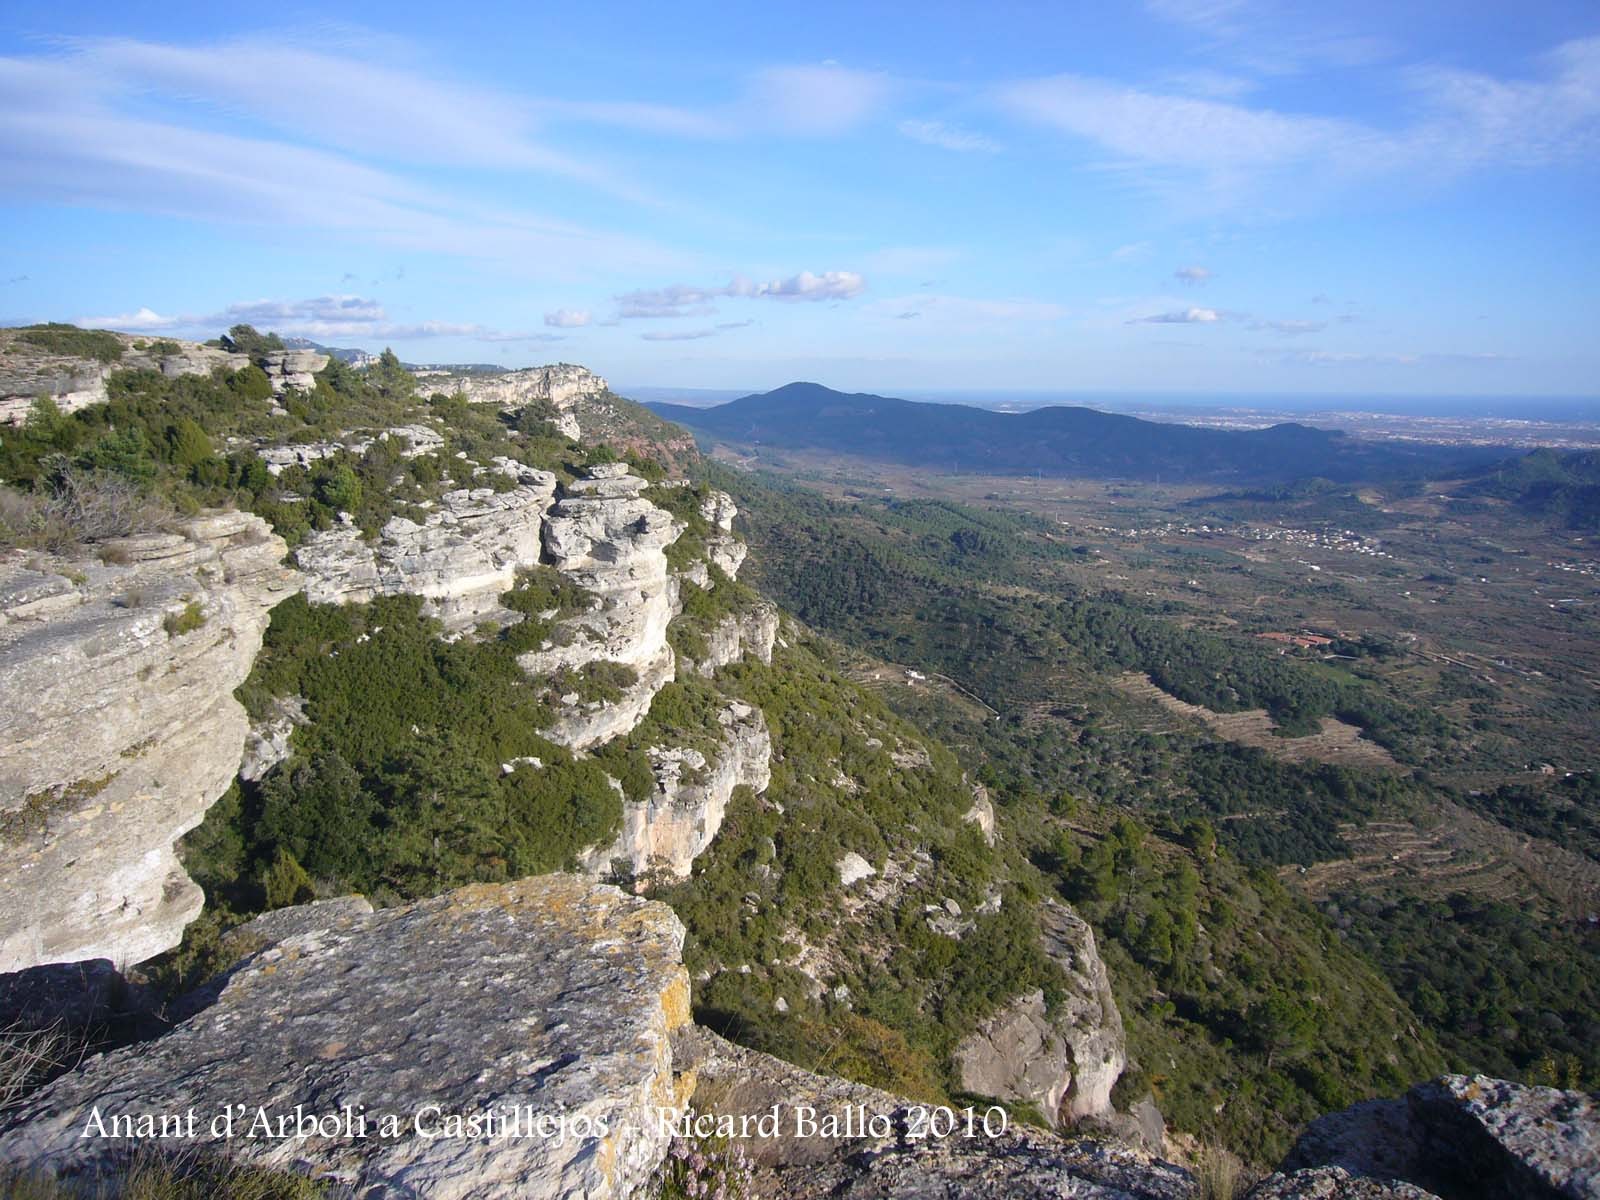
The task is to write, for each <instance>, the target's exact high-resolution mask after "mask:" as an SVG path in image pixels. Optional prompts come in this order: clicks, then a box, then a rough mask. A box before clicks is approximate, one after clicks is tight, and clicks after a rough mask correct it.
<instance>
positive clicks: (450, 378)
mask: <svg viewBox="0 0 1600 1200" xmlns="http://www.w3.org/2000/svg"><path fill="white" fill-rule="evenodd" d="M416 374H417V382H418V386H419V388H420V389H421V390H422V391H425V392H443V393H445V394H446V395H457V394H459V395H462V396H465V397H466V398H467V399H468V400H469V401H471V402H472V403H474V404H493V405H495V406H496V407H498V408H501V409H503V410H505V411H508V412H509V411H513V410H515V409H519V408H526V407H527V406H528V405H530V404H538V403H545V404H549V405H550V406H551V408H552V409H553V410H554V423H555V426H556V428H557V429H558V430H560V432H561V433H562V434H563V435H564V436H565V437H569V438H572V439H573V440H574V441H576V440H577V438H578V437H579V435H580V433H581V430H580V429H579V428H578V418H577V414H576V412H575V411H574V410H575V408H576V406H577V404H578V402H579V401H580V400H583V399H584V398H586V397H589V396H598V395H602V394H604V393H605V391H606V381H605V380H604V379H602V378H600V376H598V375H596V374H595V373H594V372H592V371H590V370H589V369H588V368H586V367H579V366H575V365H573V364H572V363H555V364H553V365H552V366H547V367H529V368H528V369H526V370H522V371H445V370H422V371H418V372H417V373H416Z"/></svg>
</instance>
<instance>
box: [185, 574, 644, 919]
mask: <svg viewBox="0 0 1600 1200" xmlns="http://www.w3.org/2000/svg"><path fill="white" fill-rule="evenodd" d="M540 587H541V585H540V582H539V581H537V580H533V581H529V582H527V583H525V584H524V588H525V589H527V590H534V591H537V590H539V589H540ZM518 590H519V591H520V590H523V589H518ZM508 599H510V600H511V601H512V603H513V604H517V603H522V602H523V601H521V600H520V599H519V597H518V594H517V591H513V592H512V593H508ZM540 603H543V600H541V601H540ZM420 610H421V601H420V599H418V598H417V597H414V596H404V597H393V598H385V599H380V600H377V601H374V602H373V603H371V604H367V605H346V606H342V607H340V606H332V605H311V604H308V603H306V601H305V598H304V597H303V596H301V595H297V596H294V597H292V598H290V599H289V600H286V601H284V602H283V603H282V604H280V605H279V606H278V607H277V608H276V609H274V610H273V614H272V623H271V626H270V628H269V629H268V631H267V636H266V642H265V646H264V648H263V651H262V654H261V656H260V658H259V659H258V660H257V663H256V667H255V670H254V671H253V673H252V674H251V677H250V679H249V680H248V681H247V682H246V683H245V685H244V687H243V688H242V689H241V690H240V694H241V696H242V698H243V699H244V700H245V702H246V704H247V706H248V707H249V708H250V709H251V710H252V711H253V712H254V713H256V714H257V715H258V716H263V715H270V714H272V713H273V712H274V711H275V708H274V706H275V703H276V701H277V700H278V699H279V698H290V697H298V698H300V699H302V700H303V701H304V718H305V724H304V725H303V727H301V728H300V729H299V730H298V731H297V732H296V734H295V739H294V754H293V756H292V757H291V758H290V760H289V761H288V762H286V763H283V764H281V765H280V766H278V767H277V768H275V769H274V770H273V771H272V772H270V773H269V774H268V775H267V776H266V777H265V778H264V779H263V780H262V781H261V782H260V783H259V784H256V785H252V784H246V785H243V787H242V790H240V791H238V792H237V793H236V794H234V795H233V796H230V797H229V798H227V799H225V800H224V801H223V802H220V803H219V804H217V805H216V806H215V807H214V808H213V809H212V810H211V812H210V813H209V814H208V816H207V819H206V821H205V823H204V824H203V825H202V826H201V827H200V829H199V830H197V831H196V832H195V833H194V834H191V835H190V837H189V839H188V842H187V850H186V855H187V860H188V862H189V863H190V866H191V871H192V872H193V873H194V875H195V877H196V878H197V879H198V880H199V881H200V882H201V883H202V884H204V885H205V886H206V887H207V889H208V892H209V893H211V895H212V897H213V899H221V900H224V901H226V903H227V905H228V906H229V907H231V908H233V909H235V910H236V911H240V912H247V911H254V910H257V909H259V908H261V907H264V906H272V905H276V904H283V903H293V902H295V901H296V900H297V899H299V898H302V897H300V896H299V895H298V892H299V890H300V889H299V887H297V886H293V885H292V881H294V880H296V879H298V878H299V877H298V876H297V875H296V872H297V871H303V872H304V873H305V876H306V877H307V882H308V883H309V882H310V881H312V880H314V881H316V886H317V887H318V888H319V890H320V891H322V892H324V893H329V894H332V893H337V892H342V891H360V892H366V893H368V894H371V895H373V896H375V897H376V898H378V899H379V900H384V899H398V898H411V897H416V896H423V895H431V894H433V893H435V892H438V891H441V890H443V889H445V888H448V887H451V886H454V885H456V884H460V883H466V882H470V881H475V880H501V879H514V878H518V877H520V876H523V875H531V874H537V873H539V872H541V871H550V870H558V869H561V868H563V867H565V866H566V865H567V864H568V863H569V862H570V861H571V859H572V858H573V856H574V855H575V854H576V853H577V852H578V851H580V850H582V849H583V848H585V847H587V846H589V845H593V844H594V843H596V842H600V841H602V840H604V839H605V838H606V837H609V836H611V834H612V833H614V831H615V829H616V827H617V824H618V822H619V821H620V819H621V811H622V809H621V800H620V798H619V797H618V796H617V794H616V792H615V791H614V790H613V789H612V787H611V785H610V783H609V782H608V780H607V778H606V773H605V771H604V770H603V769H602V768H601V767H600V765H599V764H597V763H596V762H594V761H593V760H588V759H580V758H576V757H574V756H573V755H572V754H571V753H570V752H568V751H567V750H564V749H562V748H561V747H559V746H556V745H554V744H553V743H551V742H549V741H547V740H546V739H544V738H542V737H540V736H539V733H538V730H539V729H540V728H541V727H543V726H544V725H546V724H548V723H549V720H550V715H551V714H550V711H549V709H548V708H547V706H546V704H545V702H544V700H543V699H542V689H540V688H539V687H538V686H536V683H535V681H533V680H530V679H529V678H528V677H527V676H526V675H525V674H524V673H523V671H522V669H521V668H520V667H519V666H518V665H517V662H516V657H515V656H516V648H515V647H516V639H513V638H511V637H503V638H498V639H490V640H483V641H479V640H473V639H461V640H458V641H445V640H443V639H442V638H441V637H440V636H439V634H440V632H441V630H440V629H439V627H438V624H437V622H435V621H433V620H431V619H429V618H426V617H424V616H422V615H421V611H420ZM517 628H518V627H517V626H516V625H512V626H511V627H510V630H508V633H509V632H510V631H514V630H516V629H517ZM525 759H537V760H539V762H540V763H542V764H543V766H542V768H539V769H535V768H534V767H533V765H532V764H530V763H528V762H524V761H519V760H525ZM506 766H510V768H511V769H509V770H507V769H506Z"/></svg>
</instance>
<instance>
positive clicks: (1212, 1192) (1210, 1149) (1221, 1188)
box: [1194, 1145, 1245, 1200]
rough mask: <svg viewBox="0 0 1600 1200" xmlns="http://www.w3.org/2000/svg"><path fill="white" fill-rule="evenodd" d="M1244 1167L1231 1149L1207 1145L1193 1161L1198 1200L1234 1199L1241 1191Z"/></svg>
mask: <svg viewBox="0 0 1600 1200" xmlns="http://www.w3.org/2000/svg"><path fill="white" fill-rule="evenodd" d="M1243 1175H1244V1168H1243V1166H1242V1165H1241V1164H1240V1162H1239V1160H1238V1158H1236V1157H1235V1156H1234V1155H1233V1153H1232V1152H1231V1151H1228V1150H1224V1149H1223V1148H1222V1147H1221V1146H1217V1145H1207V1146H1205V1147H1204V1148H1203V1149H1202V1150H1201V1151H1200V1157H1199V1159H1198V1161H1196V1163H1195V1168H1194V1176H1195V1182H1196V1183H1197V1184H1198V1186H1199V1190H1198V1192H1197V1193H1196V1194H1197V1195H1198V1197H1199V1200H1235V1197H1237V1196H1239V1195H1241V1194H1242V1192H1243V1185H1244V1182H1245V1181H1244V1178H1243Z"/></svg>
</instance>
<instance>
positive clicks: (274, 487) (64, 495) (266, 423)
mask: <svg viewBox="0 0 1600 1200" xmlns="http://www.w3.org/2000/svg"><path fill="white" fill-rule="evenodd" d="M77 332H79V333H83V332H85V331H81V330H80V331H77ZM52 336H54V334H52ZM63 336H66V335H63ZM230 337H236V338H237V339H238V341H239V344H240V345H241V346H245V345H249V346H252V347H253V348H254V349H253V351H252V352H254V353H260V352H262V351H264V350H266V349H270V348H271V347H270V346H269V345H267V344H266V339H267V335H261V334H257V333H256V332H255V331H254V330H252V329H249V327H248V326H243V327H238V328H236V329H235V330H233V331H231V333H230ZM113 340H115V339H113ZM118 345H119V347H120V343H118ZM416 387H417V381H416V379H415V378H414V377H413V376H412V375H411V374H410V373H409V372H408V371H406V370H405V369H404V368H403V367H402V366H401V365H400V362H399V360H398V359H397V358H396V357H395V356H394V355H393V354H392V353H390V352H385V353H384V354H383V355H382V356H381V357H380V359H379V360H378V361H377V362H376V363H374V364H373V365H372V366H370V367H368V368H367V369H365V370H357V369H356V368H354V367H350V366H348V365H346V364H344V363H342V362H339V361H338V360H334V361H332V362H330V363H329V364H328V366H327V368H326V369H324V370H323V371H321V372H320V373H319V374H318V375H317V377H316V384H315V386H314V387H313V388H312V389H311V391H309V392H296V391H290V392H287V393H285V394H284V395H283V396H282V397H280V398H279V400H280V404H279V406H277V407H276V408H275V407H274V404H273V396H272V388H271V385H270V383H269V382H268V379H267V376H266V374H265V373H264V372H263V371H262V370H261V369H260V367H258V366H256V365H254V364H253V363H252V364H251V365H249V366H246V367H244V368H243V369H242V370H238V371H233V372H228V371H225V370H222V369H219V370H218V371H216V372H214V373H213V374H212V375H210V376H196V375H185V376H178V377H175V378H171V379H169V378H167V377H165V376H163V375H162V374H160V373H159V372H156V371H149V370H141V371H118V372H115V373H114V374H113V375H112V376H111V377H110V379H109V380H108V382H107V393H108V395H109V401H108V403H106V404H100V405H91V406H89V407H87V408H82V409H79V410H78V411H76V412H73V413H71V414H63V413H62V412H61V411H60V410H59V409H58V408H57V407H56V406H55V404H54V403H53V402H51V401H50V400H48V399H41V400H39V401H37V402H36V403H35V406H34V410H33V412H32V413H31V415H30V416H29V418H28V420H27V421H26V422H25V423H24V424H23V425H22V426H21V428H19V429H7V430H6V431H5V433H4V435H3V436H0V484H7V485H10V487H9V488H6V489H3V491H0V539H3V540H0V544H12V545H30V546H39V547H42V548H49V549H62V548H65V547H66V546H67V545H70V544H71V543H72V542H73V541H74V540H80V541H89V540H95V539H97V538H100V537H104V536H112V535H113V533H116V532H121V533H126V532H133V531H135V527H134V526H132V525H128V524H127V523H124V527H118V528H117V529H115V530H114V531H113V532H112V533H108V532H106V527H105V525H104V523H96V522H93V521H87V520H80V521H76V522H75V521H74V520H73V516H74V514H75V512H76V511H77V509H76V508H75V506H74V505H73V504H72V503H71V501H72V497H73V496H74V494H77V495H89V494H94V493H96V492H97V491H100V490H105V491H111V492H114V491H115V490H116V489H122V490H127V489H130V488H131V489H133V491H134V492H135V493H136V494H137V495H138V496H140V497H141V498H143V499H144V500H145V501H146V502H147V506H146V510H145V511H144V512H142V514H141V519H142V525H139V526H137V527H140V528H155V527H158V526H159V525H160V524H161V523H162V521H163V520H165V519H169V518H170V516H171V515H172V514H173V513H174V512H193V511H195V510H196V509H198V508H200V507H203V506H212V507H215V506H230V505H231V506H237V507H239V508H244V509H249V510H250V511H252V512H256V513H259V514H260V515H262V516H263V517H265V518H266V519H267V520H268V521H270V522H271V523H272V525H273V527H274V528H275V529H276V530H277V532H278V533H280V534H281V535H282V536H283V537H284V538H285V539H286V540H287V541H288V542H289V544H290V545H291V546H292V545H295V544H297V543H298V542H299V541H300V539H301V538H303V537H304V536H305V535H306V533H308V532H309V531H310V530H313V529H327V528H330V527H331V526H332V525H333V524H334V523H335V521H336V520H337V519H338V515H339V514H340V513H341V512H347V513H349V514H351V517H352V519H353V520H354V522H355V524H356V526H357V527H359V528H360V529H362V530H363V531H364V532H365V533H367V534H368V535H374V534H376V532H377V531H378V529H379V528H380V527H381V526H382V525H383V523H384V522H385V521H387V520H388V519H389V518H390V517H391V516H395V515H404V516H409V517H411V518H413V519H416V520H421V519H422V518H423V517H424V516H425V515H426V512H427V509H428V507H429V506H430V505H431V504H432V503H433V502H434V501H436V500H437V499H438V497H439V496H440V495H441V494H442V493H443V492H445V491H447V490H449V489H451V488H458V487H469V486H470V487H493V488H497V489H501V490H504V489H507V488H510V487H512V486H514V485H513V483H512V481H511V480H510V479H508V478H507V477H506V476H505V475H504V474H502V473H500V472H498V471H496V470H493V469H491V466H490V464H491V463H492V461H493V460H494V459H495V458H497V457H505V458H509V459H512V460H514V461H516V462H520V463H524V464H526V465H529V466H534V467H539V468H542V469H547V470H552V471H555V472H557V474H558V475H561V476H563V477H565V478H571V474H572V470H573V468H574V467H575V466H576V465H580V464H582V463H584V462H585V461H587V459H588V457H589V456H588V453H587V452H586V451H584V450H583V449H581V448H580V447H578V446H576V445H575V444H573V443H571V442H569V441H568V440H567V439H566V438H564V437H562V436H561V435H560V434H558V433H557V432H556V430H555V429H554V428H553V427H552V426H551V425H550V424H549V423H548V422H547V421H546V420H544V419H543V415H542V414H540V413H537V412H528V411H524V412H521V413H512V414H502V413H500V412H498V411H497V410H496V409H494V408H493V406H489V405H474V404H469V403H467V402H466V401H465V400H463V399H462V398H460V397H452V396H445V395H442V394H436V395H433V396H431V397H426V398H424V397H420V396H418V395H417V392H416ZM408 425H412V426H416V425H420V426H424V427H426V428H428V429H431V430H432V431H433V432H434V433H436V434H438V435H439V436H440V437H441V438H442V440H443V444H442V445H441V446H440V447H439V448H438V449H437V450H434V451H430V452H429V453H425V454H422V453H415V452H414V451H413V450H412V449H411V448H410V446H409V443H408V439H407V438H406V437H405V436H404V435H393V434H390V433H387V432H386V431H388V430H390V429H393V428H397V427H402V426H408ZM310 443H328V444H332V445H331V447H330V449H331V452H327V453H324V455H323V456H322V457H321V458H319V459H317V460H315V461H313V462H312V463H310V465H308V466H301V465H290V466H288V467H285V468H284V469H283V470H282V471H281V472H280V473H279V474H277V475H273V474H272V473H271V472H269V471H268V469H267V464H266V463H265V462H264V461H263V460H262V458H261V456H260V454H258V453H257V450H258V449H259V448H260V447H261V446H264V445H306V444H310ZM463 455H464V456H465V458H464V459H463V458H462V457H461V456H463ZM123 507H124V508H126V507H128V506H126V505H124V506H123Z"/></svg>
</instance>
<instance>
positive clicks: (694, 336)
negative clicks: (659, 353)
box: [639, 329, 717, 342]
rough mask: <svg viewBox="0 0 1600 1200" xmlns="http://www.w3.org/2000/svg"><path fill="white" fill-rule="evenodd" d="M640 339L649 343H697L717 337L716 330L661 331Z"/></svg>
mask: <svg viewBox="0 0 1600 1200" xmlns="http://www.w3.org/2000/svg"><path fill="white" fill-rule="evenodd" d="M639 336H640V338H642V339H643V340H644V341H647V342H697V341H699V340H700V339H701V338H708V337H716V336H717V331H716V330H715V329H660V330H654V331H652V332H650V333H641V334H640V335H639Z"/></svg>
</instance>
